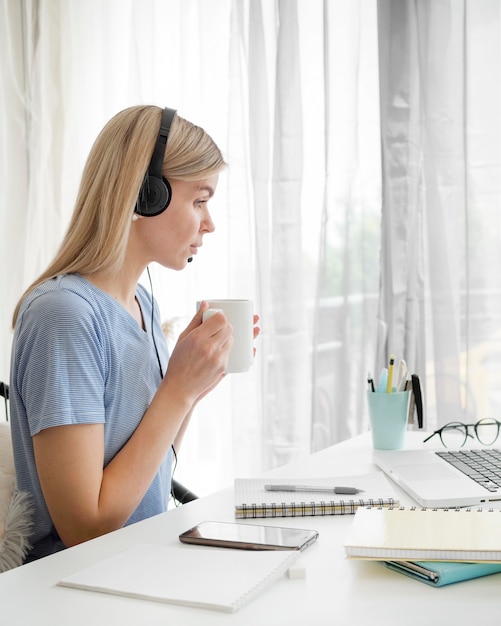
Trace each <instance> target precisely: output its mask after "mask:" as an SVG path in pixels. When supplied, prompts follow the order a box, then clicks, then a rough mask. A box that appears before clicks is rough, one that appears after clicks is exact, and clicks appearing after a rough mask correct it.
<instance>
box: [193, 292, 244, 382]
mask: <svg viewBox="0 0 501 626" xmlns="http://www.w3.org/2000/svg"><path fill="white" fill-rule="evenodd" d="M206 302H207V303H208V304H209V308H208V309H207V310H206V311H204V313H203V321H205V320H206V319H208V318H209V317H211V316H212V315H214V314H215V313H217V312H218V311H223V313H224V314H225V316H226V318H227V320H228V322H229V323H230V324H231V325H232V326H233V340H234V343H233V347H232V349H231V352H230V355H229V358H228V367H227V368H226V373H227V374H233V373H237V372H246V371H247V370H248V369H249V368H250V366H251V365H252V363H253V362H254V304H253V302H252V300H206ZM200 304H201V302H198V308H200Z"/></svg>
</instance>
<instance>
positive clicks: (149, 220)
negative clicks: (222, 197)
mask: <svg viewBox="0 0 501 626" xmlns="http://www.w3.org/2000/svg"><path fill="white" fill-rule="evenodd" d="M218 178H219V177H218V176H217V175H216V176H213V177H211V178H207V179H205V180H200V181H180V180H174V181H169V182H170V183H171V187H172V198H171V202H170V204H169V206H168V207H167V209H166V210H165V211H164V212H163V213H161V214H160V215H157V216H155V217H143V218H140V219H139V220H138V221H137V222H135V226H137V227H138V230H137V232H138V234H139V235H140V240H141V242H140V245H141V250H142V252H144V253H145V256H146V263H150V262H151V261H156V262H157V263H160V264H161V265H163V266H164V267H168V268H170V269H174V270H181V269H183V268H184V267H185V266H186V264H187V262H188V259H189V258H191V257H193V256H195V255H196V254H197V252H198V248H199V247H200V246H201V245H202V240H203V236H204V235H205V234H206V233H212V232H214V230H215V226H214V223H213V222H212V219H211V216H210V213H209V207H208V203H209V200H210V199H211V198H212V196H213V195H214V193H215V191H216V187H217V183H218Z"/></svg>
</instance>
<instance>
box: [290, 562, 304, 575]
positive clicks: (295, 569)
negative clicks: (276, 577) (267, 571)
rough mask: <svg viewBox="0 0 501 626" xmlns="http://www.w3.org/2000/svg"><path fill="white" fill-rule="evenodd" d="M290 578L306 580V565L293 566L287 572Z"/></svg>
mask: <svg viewBox="0 0 501 626" xmlns="http://www.w3.org/2000/svg"><path fill="white" fill-rule="evenodd" d="M287 575H288V576H289V578H306V567H305V566H304V565H297V564H296V565H293V566H292V567H289V569H288V570H287Z"/></svg>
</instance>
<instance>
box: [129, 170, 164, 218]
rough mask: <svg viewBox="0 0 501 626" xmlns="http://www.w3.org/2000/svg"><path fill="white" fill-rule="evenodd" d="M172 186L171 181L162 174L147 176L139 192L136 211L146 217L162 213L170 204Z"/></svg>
mask: <svg viewBox="0 0 501 626" xmlns="http://www.w3.org/2000/svg"><path fill="white" fill-rule="evenodd" d="M171 198H172V188H171V186H170V183H169V181H168V180H167V179H166V178H164V177H163V176H162V178H158V177H156V176H147V177H146V179H145V181H144V182H143V185H142V187H141V191H140V192H139V197H138V202H137V205H138V206H137V208H136V213H138V214H139V215H144V216H145V217H154V216H155V215H160V213H162V212H163V211H165V209H166V208H167V207H168V206H169V204H170V201H171Z"/></svg>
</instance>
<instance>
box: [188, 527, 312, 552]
mask: <svg viewBox="0 0 501 626" xmlns="http://www.w3.org/2000/svg"><path fill="white" fill-rule="evenodd" d="M317 537H318V532H317V531H316V530H305V529H301V528H281V527H277V526H259V525H254V524H237V523H233V522H202V523H201V524H198V525H197V526H194V527H193V528H190V529H189V530H187V531H186V532H184V533H182V534H181V535H179V539H180V541H182V542H184V543H196V544H199V545H207V546H218V547H226V548H240V549H244V550H304V549H305V548H306V547H307V546H309V545H310V544H312V543H313V542H314V541H315V540H316V539H317Z"/></svg>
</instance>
